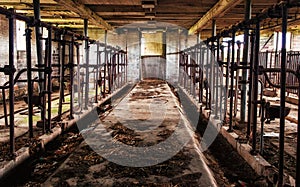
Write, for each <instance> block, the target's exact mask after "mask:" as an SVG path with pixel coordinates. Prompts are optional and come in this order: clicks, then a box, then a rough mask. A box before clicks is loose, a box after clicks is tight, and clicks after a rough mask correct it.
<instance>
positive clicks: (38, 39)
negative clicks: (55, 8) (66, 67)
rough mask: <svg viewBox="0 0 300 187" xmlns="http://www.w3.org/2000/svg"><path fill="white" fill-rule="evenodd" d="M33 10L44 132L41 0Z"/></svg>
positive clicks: (36, 2)
mask: <svg viewBox="0 0 300 187" xmlns="http://www.w3.org/2000/svg"><path fill="white" fill-rule="evenodd" d="M33 8H34V19H35V20H36V24H35V37H36V54H37V63H38V64H37V66H38V69H39V72H38V75H39V87H40V95H39V96H40V97H41V98H40V100H41V102H42V103H41V105H42V106H41V107H42V109H41V119H42V123H43V131H44V132H45V131H46V129H45V128H46V125H45V122H46V121H45V114H46V113H45V112H46V111H45V108H46V103H45V95H44V91H45V85H44V83H45V81H44V80H45V73H44V72H43V71H41V69H42V68H43V67H45V64H44V63H43V59H42V58H43V57H42V41H41V37H42V34H41V26H40V20H41V14H40V0H33Z"/></svg>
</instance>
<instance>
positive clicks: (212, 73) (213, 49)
mask: <svg viewBox="0 0 300 187" xmlns="http://www.w3.org/2000/svg"><path fill="white" fill-rule="evenodd" d="M216 33H217V24H216V20H215V19H213V20H212V33H211V36H212V37H215V36H216ZM215 52H216V46H215V40H214V39H213V40H212V41H211V64H210V83H209V85H210V105H211V107H210V108H211V109H212V105H213V104H215V99H216V98H215V97H217V95H216V94H215V89H216V87H215V86H216V84H215V81H216V77H215V66H216V64H215V63H216V53H215ZM214 110H216V106H215V108H214Z"/></svg>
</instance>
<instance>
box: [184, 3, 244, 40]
mask: <svg viewBox="0 0 300 187" xmlns="http://www.w3.org/2000/svg"><path fill="white" fill-rule="evenodd" d="M241 1H242V0H219V1H218V2H217V3H216V4H215V5H214V6H213V7H212V8H211V9H210V10H209V11H208V12H207V13H206V14H205V15H203V16H202V17H201V18H200V20H199V21H198V22H197V23H196V24H195V25H193V26H192V27H191V28H190V29H189V34H194V33H196V32H197V31H198V30H201V29H203V28H204V27H205V26H206V25H207V24H208V23H209V22H210V21H211V20H213V19H215V18H218V17H222V16H223V15H224V14H225V13H226V12H227V11H229V10H230V9H231V8H233V7H235V6H236V5H238V4H240V3H241Z"/></svg>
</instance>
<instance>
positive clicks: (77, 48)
mask: <svg viewBox="0 0 300 187" xmlns="http://www.w3.org/2000/svg"><path fill="white" fill-rule="evenodd" d="M75 47H76V65H77V90H76V91H77V92H78V93H77V94H78V95H77V97H78V106H79V108H80V109H79V111H81V110H82V100H81V95H82V93H81V92H82V83H81V75H80V47H79V44H78V43H76V45H75ZM72 110H73V109H72ZM73 111H74V110H73Z"/></svg>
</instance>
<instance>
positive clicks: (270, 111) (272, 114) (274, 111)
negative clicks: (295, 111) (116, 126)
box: [265, 102, 291, 124]
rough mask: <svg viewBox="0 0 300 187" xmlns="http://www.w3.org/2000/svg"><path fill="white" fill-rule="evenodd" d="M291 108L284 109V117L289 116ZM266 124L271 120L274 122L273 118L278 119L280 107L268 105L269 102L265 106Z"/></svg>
mask: <svg viewBox="0 0 300 187" xmlns="http://www.w3.org/2000/svg"><path fill="white" fill-rule="evenodd" d="M290 111H291V108H289V107H285V109H284V116H285V117H286V116H287V115H289V113H290ZM265 116H266V119H267V121H266V123H267V124H270V122H271V120H275V118H280V105H270V102H267V104H266V113H265Z"/></svg>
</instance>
